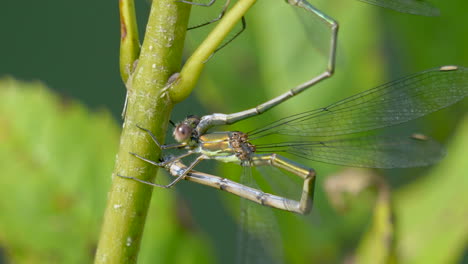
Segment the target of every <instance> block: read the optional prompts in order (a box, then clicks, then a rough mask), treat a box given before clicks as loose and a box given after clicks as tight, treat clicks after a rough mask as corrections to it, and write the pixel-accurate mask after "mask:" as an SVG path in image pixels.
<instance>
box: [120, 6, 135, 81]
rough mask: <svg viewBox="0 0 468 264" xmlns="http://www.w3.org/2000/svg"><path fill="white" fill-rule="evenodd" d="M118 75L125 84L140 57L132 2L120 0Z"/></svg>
mask: <svg viewBox="0 0 468 264" xmlns="http://www.w3.org/2000/svg"><path fill="white" fill-rule="evenodd" d="M119 12H120V75H121V76H122V80H123V82H124V83H127V80H128V77H129V75H130V72H131V71H132V70H133V69H132V66H133V63H134V62H135V60H136V59H138V56H139V55H140V40H139V38H138V26H137V21H136V14H135V3H134V1H133V0H120V1H119Z"/></svg>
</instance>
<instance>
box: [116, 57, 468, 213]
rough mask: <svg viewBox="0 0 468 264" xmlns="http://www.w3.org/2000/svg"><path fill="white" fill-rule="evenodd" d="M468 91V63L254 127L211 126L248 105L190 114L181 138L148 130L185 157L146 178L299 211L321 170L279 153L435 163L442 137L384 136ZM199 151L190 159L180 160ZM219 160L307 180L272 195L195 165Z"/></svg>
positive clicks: (402, 164)
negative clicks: (295, 196)
mask: <svg viewBox="0 0 468 264" xmlns="http://www.w3.org/2000/svg"><path fill="white" fill-rule="evenodd" d="M467 94H468V69H467V68H463V67H458V66H443V67H440V68H435V69H431V70H427V71H423V72H420V73H416V74H414V75H411V76H408V77H405V78H402V79H399V80H396V81H392V82H389V83H387V84H384V85H381V86H378V87H376V88H373V89H370V90H367V91H364V92H361V93H358V94H356V95H354V96H351V97H348V98H346V99H343V100H341V101H338V102H336V103H333V104H331V105H328V106H326V107H321V108H317V109H314V110H310V111H306V112H303V113H299V114H296V115H292V116H289V117H285V118H283V119H280V120H278V121H275V122H272V123H270V124H267V125H265V126H262V127H259V128H257V129H255V130H252V131H250V132H247V133H244V132H240V131H227V132H207V130H208V129H209V128H210V127H211V126H213V125H220V124H231V123H233V122H237V121H240V120H243V119H246V118H248V117H250V116H251V114H250V113H248V114H245V113H244V114H242V113H243V112H240V113H236V114H232V115H224V114H213V115H208V116H203V117H202V118H198V117H195V116H190V117H188V118H187V119H185V120H184V121H183V122H181V123H179V124H178V125H177V126H176V127H175V129H174V133H173V136H174V138H175V140H176V141H177V142H178V143H175V144H169V145H162V144H160V143H159V142H158V141H157V140H156V138H155V136H154V135H153V134H152V133H151V132H150V131H149V130H147V129H145V128H141V127H140V128H141V129H142V130H144V131H146V132H147V133H148V134H149V135H150V136H151V137H152V139H153V141H154V142H155V144H156V145H157V146H158V147H159V148H161V149H162V150H165V149H173V148H177V149H183V150H185V153H182V154H181V155H179V156H171V157H166V158H165V159H164V160H163V161H161V162H155V161H151V160H148V159H146V158H145V157H142V156H140V155H138V154H137V153H131V154H132V155H134V156H136V157H138V158H140V159H142V160H144V161H146V162H149V163H151V164H154V165H156V166H159V167H165V168H166V169H167V170H168V171H169V172H170V173H171V175H173V176H175V177H176V178H175V179H174V180H173V181H172V182H171V183H169V184H168V185H159V184H155V183H150V182H145V181H142V180H140V179H138V178H136V177H129V176H122V175H119V176H121V177H125V178H130V179H134V180H137V181H140V182H143V183H145V184H150V185H153V186H158V187H165V188H169V187H171V186H173V185H174V184H176V183H177V182H178V181H180V180H182V179H186V180H190V181H194V182H198V183H201V184H204V185H208V186H211V187H215V188H218V189H222V190H226V191H228V192H231V193H234V194H236V195H239V196H241V197H243V198H246V199H249V200H251V201H254V202H257V203H260V204H263V205H267V206H271V207H275V208H278V209H282V210H287V211H293V212H296V213H301V214H304V213H307V212H308V211H309V210H310V207H311V203H310V199H309V198H310V197H311V195H313V192H314V182H315V177H316V174H315V171H314V170H313V169H312V168H309V167H307V166H304V165H301V164H298V163H296V162H294V161H292V160H290V159H288V158H286V157H284V156H282V155H281V154H283V153H287V154H291V155H295V156H299V157H302V158H305V159H309V160H312V161H318V162H325V163H331V164H337V165H343V166H353V167H368V168H406V167H418V166H426V165H430V164H433V163H435V162H437V161H438V160H440V159H441V158H442V157H443V155H444V150H443V148H442V147H441V145H439V144H438V143H437V142H436V141H434V140H432V139H430V138H429V137H426V136H423V135H413V134H409V135H403V136H392V135H385V129H384V128H387V127H390V126H394V125H397V124H401V123H405V122H408V121H410V120H413V119H416V118H419V117H422V116H425V115H427V114H430V113H432V112H435V111H437V110H440V109H442V108H445V107H447V106H450V105H452V104H454V103H456V102H458V101H460V100H462V99H463V98H465V97H466V96H467ZM277 135H287V136H288V137H289V138H291V139H293V140H287V141H271V142H270V143H267V144H259V145H256V144H254V142H255V140H256V139H259V138H267V137H274V136H277ZM192 155H193V156H196V158H195V159H194V161H193V162H191V163H190V164H188V165H187V166H185V165H184V164H183V163H182V162H181V159H182V158H185V157H188V156H192ZM207 159H213V160H218V161H222V162H232V163H237V164H240V165H242V166H273V167H276V168H279V169H281V170H285V171H287V172H289V173H292V174H294V175H297V176H298V177H300V178H302V179H303V180H304V185H303V188H302V194H301V198H300V200H299V201H295V200H292V199H289V198H286V197H281V196H276V195H273V194H267V193H264V192H262V191H261V190H257V189H254V188H250V187H248V186H244V185H242V184H239V183H236V182H233V181H230V180H228V179H224V178H221V177H217V176H213V175H210V174H205V173H200V172H196V171H193V169H194V168H195V167H196V165H197V164H199V163H200V162H201V161H203V160H207Z"/></svg>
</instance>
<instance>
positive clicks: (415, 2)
mask: <svg viewBox="0 0 468 264" xmlns="http://www.w3.org/2000/svg"><path fill="white" fill-rule="evenodd" d="M360 1H362V2H366V3H369V4H371V5H376V6H380V7H384V8H388V9H393V10H395V11H398V12H402V13H409V14H413V15H421V16H438V15H440V12H439V10H438V9H437V8H435V7H434V6H432V5H431V4H429V3H427V2H424V1H422V0H360Z"/></svg>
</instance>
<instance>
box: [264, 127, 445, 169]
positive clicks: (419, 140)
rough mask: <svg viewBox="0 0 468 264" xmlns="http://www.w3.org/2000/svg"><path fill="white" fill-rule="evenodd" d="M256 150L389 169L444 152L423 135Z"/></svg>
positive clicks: (417, 164) (432, 159)
mask: <svg viewBox="0 0 468 264" xmlns="http://www.w3.org/2000/svg"><path fill="white" fill-rule="evenodd" d="M257 152H268V153H269V152H274V153H278V152H286V153H291V154H293V155H296V156H300V157H303V158H305V159H309V160H314V161H319V162H325V163H331V164H337V165H343V166H352V167H366V168H387V169H388V168H407V167H421V166H427V165H430V164H433V163H435V162H437V161H439V160H440V159H441V158H442V157H443V156H444V155H445V151H444V149H443V147H442V146H441V145H440V144H439V143H437V142H436V141H434V140H432V139H430V138H427V137H425V136H421V135H419V136H410V137H385V136H378V135H366V136H357V137H351V138H342V139H335V140H328V141H327V140H324V141H304V142H287V143H279V144H266V145H259V146H257Z"/></svg>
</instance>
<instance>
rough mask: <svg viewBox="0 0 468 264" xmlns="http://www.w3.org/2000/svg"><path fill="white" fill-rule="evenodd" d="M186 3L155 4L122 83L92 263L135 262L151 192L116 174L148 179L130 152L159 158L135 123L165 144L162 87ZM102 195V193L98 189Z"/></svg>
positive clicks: (167, 103)
mask: <svg viewBox="0 0 468 264" xmlns="http://www.w3.org/2000/svg"><path fill="white" fill-rule="evenodd" d="M190 7H191V6H190V5H187V4H183V3H178V2H176V1H174V0H154V1H153V2H152V6H151V11H150V15H149V19H148V25H147V28H146V33H145V39H144V42H143V46H142V49H141V54H140V57H139V61H138V65H137V67H136V69H135V71H134V72H133V74H132V75H131V76H130V78H129V80H128V82H127V89H128V108H127V113H126V118H125V122H124V125H123V129H122V135H121V139H120V147H119V152H118V155H117V158H116V165H115V169H114V173H113V181H112V186H111V190H110V192H109V195H108V201H107V207H106V211H105V215H104V220H103V225H102V229H101V236H100V240H99V244H98V248H97V252H96V258H95V263H135V262H136V260H137V256H138V251H139V247H140V241H141V237H142V234H143V228H144V223H145V218H146V215H147V211H148V206H149V202H150V200H151V194H152V188H151V187H150V186H147V185H144V184H139V183H138V182H135V181H129V180H127V179H123V178H120V177H117V176H116V174H121V175H129V176H138V177H140V178H141V179H144V180H150V181H151V180H153V178H154V176H155V172H156V168H155V166H153V165H151V164H149V163H146V162H143V161H141V160H139V159H137V158H135V157H133V156H131V155H130V154H129V152H135V153H138V154H139V155H142V156H144V157H147V158H149V159H152V160H158V158H159V155H160V150H158V149H157V148H155V146H154V144H153V143H152V141H151V138H150V137H149V136H148V135H147V134H146V133H144V132H143V131H141V130H139V129H138V128H137V127H136V125H137V124H138V125H140V126H142V127H145V128H148V129H150V130H151V131H153V132H154V134H155V135H156V137H157V138H158V140H159V141H160V142H164V136H165V134H166V129H167V124H168V120H169V115H170V112H171V110H172V108H173V103H172V101H171V100H170V98H169V96H168V93H167V91H166V90H165V89H164V87H165V86H166V83H167V81H168V79H169V77H170V76H171V75H172V74H173V73H175V72H177V71H178V70H179V69H180V63H181V60H182V48H183V44H184V40H185V32H186V28H187V24H188V18H189V14H190ZM103 191H104V190H103Z"/></svg>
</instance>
